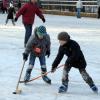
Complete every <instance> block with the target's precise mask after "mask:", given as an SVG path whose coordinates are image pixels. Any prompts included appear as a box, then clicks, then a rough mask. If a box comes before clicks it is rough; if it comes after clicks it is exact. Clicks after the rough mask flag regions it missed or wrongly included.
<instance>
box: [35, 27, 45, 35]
mask: <svg viewBox="0 0 100 100" xmlns="http://www.w3.org/2000/svg"><path fill="white" fill-rule="evenodd" d="M36 33H37V35H39V36H44V35H45V34H46V33H47V32H46V28H45V26H42V25H41V26H39V27H38V28H37V32H36Z"/></svg>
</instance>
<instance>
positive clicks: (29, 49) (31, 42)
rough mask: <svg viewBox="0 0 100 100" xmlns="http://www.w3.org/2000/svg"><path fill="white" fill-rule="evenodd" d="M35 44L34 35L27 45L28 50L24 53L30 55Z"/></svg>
mask: <svg viewBox="0 0 100 100" xmlns="http://www.w3.org/2000/svg"><path fill="white" fill-rule="evenodd" d="M33 43H34V35H32V36H31V37H30V38H29V40H28V42H27V44H26V48H25V52H24V53H26V54H29V53H30V52H31V50H32V46H33Z"/></svg>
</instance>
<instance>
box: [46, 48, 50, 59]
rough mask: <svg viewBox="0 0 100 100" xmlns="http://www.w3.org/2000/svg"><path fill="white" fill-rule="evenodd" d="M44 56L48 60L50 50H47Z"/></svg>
mask: <svg viewBox="0 0 100 100" xmlns="http://www.w3.org/2000/svg"><path fill="white" fill-rule="evenodd" d="M46 55H47V57H48V58H49V56H50V50H47V51H46Z"/></svg>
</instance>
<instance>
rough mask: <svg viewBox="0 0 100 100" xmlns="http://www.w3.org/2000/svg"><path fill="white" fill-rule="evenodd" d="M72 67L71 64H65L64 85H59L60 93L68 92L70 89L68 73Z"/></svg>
mask: <svg viewBox="0 0 100 100" xmlns="http://www.w3.org/2000/svg"><path fill="white" fill-rule="evenodd" d="M70 69H71V66H65V67H64V69H63V77H62V85H61V86H60V87H59V93H61V92H66V91H67V89H68V81H69V79H68V74H69V71H70Z"/></svg>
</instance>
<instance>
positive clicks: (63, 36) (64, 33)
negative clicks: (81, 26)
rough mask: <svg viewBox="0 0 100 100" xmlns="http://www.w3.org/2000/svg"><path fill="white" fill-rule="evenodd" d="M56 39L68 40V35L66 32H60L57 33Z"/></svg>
mask: <svg viewBox="0 0 100 100" xmlns="http://www.w3.org/2000/svg"><path fill="white" fill-rule="evenodd" d="M58 40H63V41H69V40H70V36H69V34H68V33H67V32H61V33H59V34H58Z"/></svg>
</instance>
